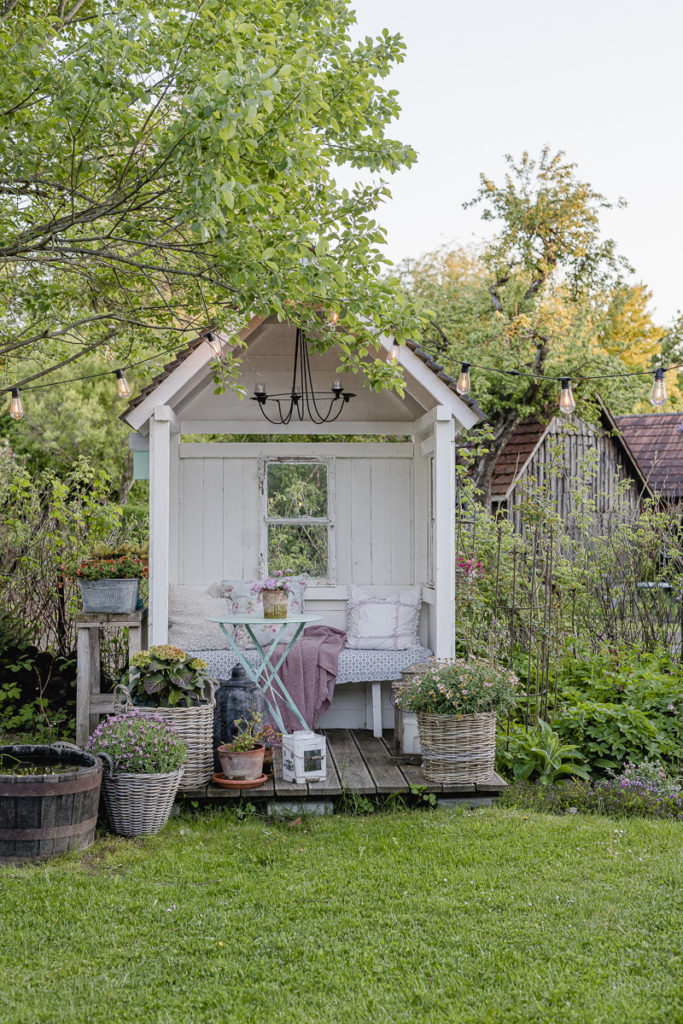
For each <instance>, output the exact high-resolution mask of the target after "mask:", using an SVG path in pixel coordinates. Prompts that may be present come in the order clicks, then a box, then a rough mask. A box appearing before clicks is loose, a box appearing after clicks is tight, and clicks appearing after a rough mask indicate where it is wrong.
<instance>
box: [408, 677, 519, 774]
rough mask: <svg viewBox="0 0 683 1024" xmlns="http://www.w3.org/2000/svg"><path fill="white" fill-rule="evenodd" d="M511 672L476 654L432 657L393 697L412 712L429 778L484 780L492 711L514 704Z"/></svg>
mask: <svg viewBox="0 0 683 1024" xmlns="http://www.w3.org/2000/svg"><path fill="white" fill-rule="evenodd" d="M518 683H519V680H518V679H517V676H516V675H515V674H514V672H512V671H510V670H509V669H506V668H503V667H502V666H501V665H495V664H492V663H491V662H488V661H483V660H481V659H478V658H470V659H469V660H467V661H465V660H464V659H457V660H455V661H436V660H433V661H431V662H429V664H428V665H427V666H426V667H425V669H424V670H423V671H422V672H419V673H418V674H417V675H415V677H414V678H413V680H412V682H411V683H410V684H409V685H408V686H407V687H406V688H405V689H404V690H403V692H402V694H401V695H400V697H399V698H398V699H399V700H400V705H401V707H402V708H404V709H405V710H406V711H413V712H415V713H416V715H417V728H418V734H419V737H420V746H421V748H422V767H423V769H424V774H425V778H426V779H427V780H428V781H429V782H440V783H443V784H453V783H472V782H485V781H486V780H487V779H489V778H490V777H491V775H492V774H493V765H494V760H495V752H496V714H497V713H502V712H505V711H509V710H510V709H511V708H513V707H514V705H515V704H516V688H517V686H518Z"/></svg>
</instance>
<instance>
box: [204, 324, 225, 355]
mask: <svg viewBox="0 0 683 1024" xmlns="http://www.w3.org/2000/svg"><path fill="white" fill-rule="evenodd" d="M204 341H205V342H206V344H207V345H208V346H209V348H210V349H211V351H212V352H213V354H214V355H215V357H216V359H220V357H221V352H222V350H223V345H222V342H221V340H220V338H217V337H216V335H215V334H212V333H211V331H209V333H208V334H207V335H206V338H205V339H204Z"/></svg>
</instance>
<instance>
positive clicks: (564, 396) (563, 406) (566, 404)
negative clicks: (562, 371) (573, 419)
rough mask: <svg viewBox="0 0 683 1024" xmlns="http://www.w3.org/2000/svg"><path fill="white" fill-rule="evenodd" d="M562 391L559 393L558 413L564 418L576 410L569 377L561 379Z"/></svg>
mask: <svg viewBox="0 0 683 1024" xmlns="http://www.w3.org/2000/svg"><path fill="white" fill-rule="evenodd" d="M561 384H562V390H561V391H560V412H563V413H564V414H565V416H570V415H571V413H573V412H574V409H576V402H575V401H574V396H573V394H572V388H571V383H570V379H569V377H563V378H562V382H561Z"/></svg>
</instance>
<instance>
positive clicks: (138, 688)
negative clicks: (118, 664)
mask: <svg viewBox="0 0 683 1024" xmlns="http://www.w3.org/2000/svg"><path fill="white" fill-rule="evenodd" d="M121 682H122V683H123V684H124V685H127V686H128V689H129V691H130V694H131V696H132V698H133V701H134V703H135V704H137V705H139V706H140V707H160V708H161V707H169V708H172V707H177V706H178V705H180V706H182V707H193V706H194V705H195V704H199V703H201V702H202V701H203V700H204V699H205V693H206V687H207V684H210V683H211V679H210V677H209V676H208V675H207V674H206V662H205V661H203V659H202V658H193V657H191V656H190V655H188V654H186V653H185V651H183V650H181V648H180V647H173V646H172V645H171V644H157V645H156V646H155V647H150V649H149V650H148V651H139V652H138V653H137V654H135V655H133V657H132V658H131V662H130V667H129V669H128V671H127V672H125V673H124V675H123V678H122V680H121Z"/></svg>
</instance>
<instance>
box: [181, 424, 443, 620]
mask: <svg viewBox="0 0 683 1024" xmlns="http://www.w3.org/2000/svg"><path fill="white" fill-rule="evenodd" d="M285 447H286V448H287V450H286V451H283V449H284V448H285ZM331 447H332V449H333V451H332V452H330V450H329V447H328V446H327V445H326V446H325V454H326V455H329V454H332V455H333V457H334V458H335V473H336V492H337V508H336V530H335V535H336V559H337V578H336V580H335V581H332V583H331V585H330V584H328V585H319V586H317V587H316V586H315V585H312V586H311V587H309V590H308V592H307V601H306V608H307V611H310V612H311V613H316V612H318V613H320V614H322V615H323V616H324V621H325V622H328V623H329V624H330V625H336V626H338V627H340V628H343V627H344V626H345V620H346V615H345V611H346V605H345V599H346V587H345V585H346V584H347V583H350V582H355V583H359V584H361V585H366V586H372V587H375V588H377V589H378V590H379V591H380V592H381V591H383V590H384V591H385V592H386V593H391V592H392V591H395V590H398V589H401V588H402V587H406V586H409V585H410V584H412V583H415V582H419V583H424V582H427V581H426V580H425V579H424V571H425V556H424V547H425V538H426V534H427V530H428V529H429V522H428V519H427V518H426V517H427V515H428V503H427V499H426V497H425V495H424V494H422V495H420V497H419V499H418V500H416V496H415V494H414V466H413V455H414V447H413V445H412V444H410V443H405V444H399V443H396V444H382V445H379V444H377V445H376V444H362V445H361V444H341V443H340V444H335V445H333V446H331ZM320 451H321V449H320V448H319V447H317V446H315V445H304V444H302V445H287V446H285V445H281V444H277V445H246V444H235V445H230V444H222V443H217V444H182V445H180V446H179V450H177V455H176V459H175V463H176V464H175V466H174V475H175V476H176V477H177V489H176V488H174V489H173V491H172V494H173V495H174V496H175V497H174V498H173V499H172V502H171V524H172V526H171V535H172V538H173V545H172V549H171V566H170V579H171V582H174V583H178V584H181V585H185V586H193V587H204V586H208V585H209V584H211V583H214V582H216V581H217V580H221V579H255V578H257V576H258V555H259V479H258V461H259V458H260V457H263V456H266V457H269V456H271V455H272V456H282V455H287V456H290V455H291V456H292V457H296V455H297V454H301V455H311V454H313V455H315V454H316V452H320ZM385 453H386V454H385ZM418 461H419V462H420V463H422V462H423V461H424V460H423V459H421V458H419V459H418ZM421 468H422V467H421ZM421 476H424V472H421ZM417 511H420V512H421V514H422V516H424V517H425V519H424V521H422V522H420V523H419V524H418V527H417V530H418V534H419V536H420V538H421V539H420V545H421V554H420V558H419V563H418V564H419V569H420V572H419V573H416V557H415V554H416V552H415V535H414V530H413V523H414V516H415V514H416V512H417Z"/></svg>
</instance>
